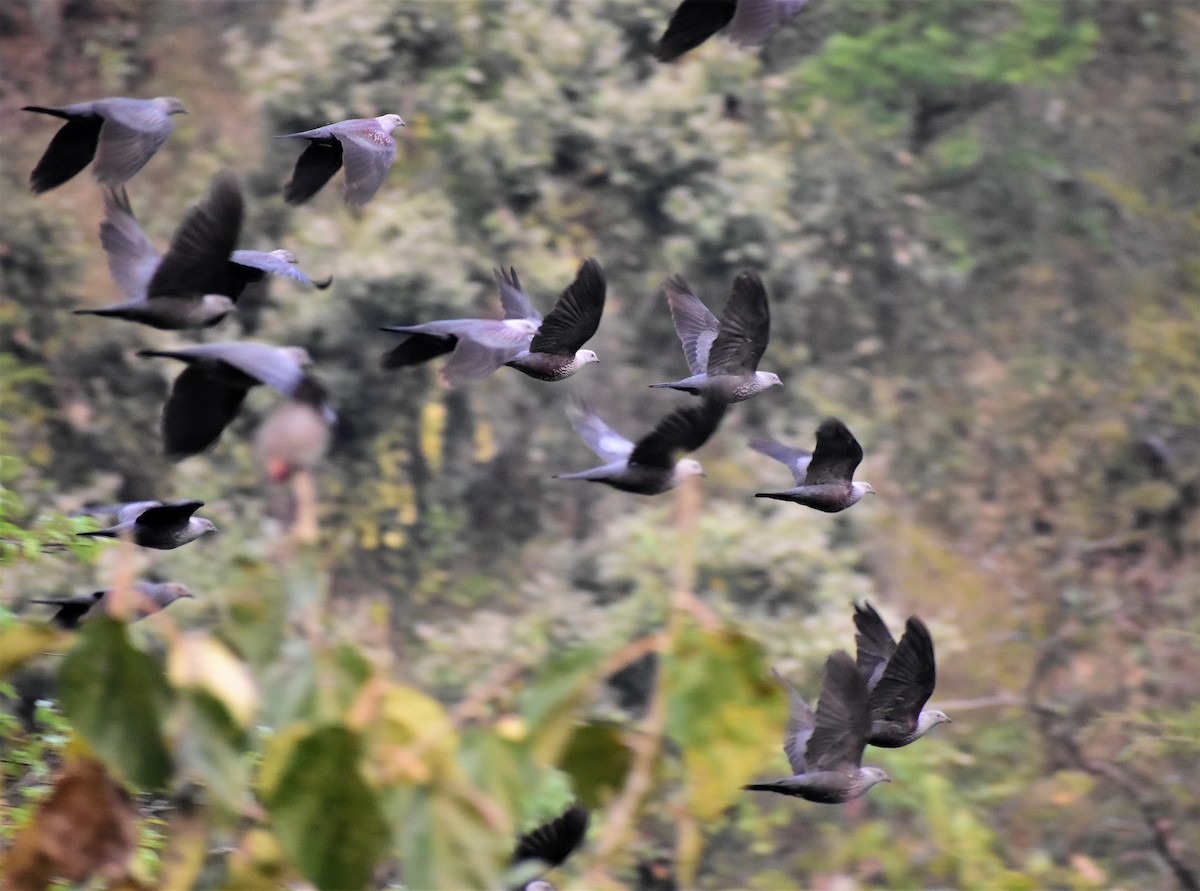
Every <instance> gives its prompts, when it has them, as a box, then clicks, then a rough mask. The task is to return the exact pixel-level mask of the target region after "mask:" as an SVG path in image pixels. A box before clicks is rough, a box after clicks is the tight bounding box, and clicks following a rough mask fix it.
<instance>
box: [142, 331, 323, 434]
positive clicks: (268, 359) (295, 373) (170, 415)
mask: <svg viewBox="0 0 1200 891" xmlns="http://www.w3.org/2000/svg"><path fill="white" fill-rule="evenodd" d="M138 355H139V356H159V357H162V358H166V359H178V360H179V361H180V362H184V363H186V364H187V368H185V369H184V370H183V371H182V372H181V373H180V375H179V377H177V378H176V379H175V383H174V385H173V386H172V387H171V395H170V397H169V398H168V399H167V404H166V406H165V407H164V408H163V417H162V433H163V444H164V448H165V451H166V454H167V455H169V456H170V457H173V458H184V457H187V456H188V455H195V454H198V453H199V452H203V451H204V450H205V449H207V448H208V447H209V446H211V445H212V444H213V443H215V442H216V441H217V440H218V439H219V438H220V436H221V432H222V431H223V430H224V429H225V426H226V425H227V424H228V423H229V422H230V421H232V420H233V418H234V416H235V415H236V414H237V412H238V409H239V408H241V405H242V401H243V400H244V399H245V398H246V394H247V393H248V392H249V391H250V389H251V388H253V387H256V386H258V385H259V384H266V385H267V386H268V387H271V388H273V389H275V390H278V391H279V392H280V393H283V394H284V395H285V396H289V397H291V398H292V399H295V400H297V401H298V402H303V403H305V404H307V405H311V406H313V407H314V408H315V409H317V411H319V412H321V414H322V416H323V417H324V418H325V420H326V422H327V423H330V424H332V423H334V422H335V421H336V420H337V416H336V415H335V414H334V413H333V410H332V409H330V408H329V406H328V405H326V404H325V390H324V387H322V386H321V385H320V383H318V382H317V380H316V379H315V378H313V377H312V376H311V375H309V374H308V373H306V372H305V370H304V369H305V366H307V365H309V364H311V363H312V359H311V358H310V357H309V355H308V352H307V351H306V350H304V349H302V348H301V347H275V346H269V345H267V344H263V343H206V344H201V345H199V346H191V347H180V348H179V349H174V350H141V351H140V352H139V353H138Z"/></svg>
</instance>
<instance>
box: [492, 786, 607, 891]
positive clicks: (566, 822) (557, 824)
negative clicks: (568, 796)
mask: <svg viewBox="0 0 1200 891" xmlns="http://www.w3.org/2000/svg"><path fill="white" fill-rule="evenodd" d="M589 819H590V815H589V814H588V812H587V811H586V810H584V809H583V808H582V807H580V806H579V805H578V804H573V805H571V806H570V807H569V808H567V809H566V810H565V811H564V812H563V813H562V814H561V815H559V816H558V817H555V818H554V819H553V820H550V821H549V822H547V823H543V824H542V825H541V826H538V827H536V828H535V829H533V830H531V831H530V832H528V833H526V834H525V835H523V836H521V838H520V840H519V841H518V842H517V847H516V850H514V851H513V855H512V859H511V861H510V863H511V865H513V866H516V865H518V864H521V863H527V862H530V861H535V862H537V863H540V864H542V865H543V866H544V868H545V869H547V870H550V869H554V868H555V867H558V866H562V865H563V863H565V862H566V860H567V858H568V857H570V856H571V854H573V853H574V852H575V851H576V850H577V849H578V848H579V846H580V845H582V844H583V840H584V838H585V837H586V836H587V830H588V821H589ZM553 889H554V886H553V885H551V884H550V883H549V882H547V881H546V880H545V879H540V878H539V879H533V880H531V881H529V882H526V883H525V884H523V885H520V886H518V889H517V891H553Z"/></svg>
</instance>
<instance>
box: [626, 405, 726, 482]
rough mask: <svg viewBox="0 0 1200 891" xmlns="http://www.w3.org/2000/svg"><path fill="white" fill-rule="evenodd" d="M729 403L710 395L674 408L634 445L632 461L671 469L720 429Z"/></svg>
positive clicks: (630, 461)
mask: <svg viewBox="0 0 1200 891" xmlns="http://www.w3.org/2000/svg"><path fill="white" fill-rule="evenodd" d="M728 405H729V403H728V402H726V401H725V400H723V399H714V398H708V399H705V400H704V401H703V402H702V403H700V404H699V405H695V404H693V405H687V406H684V407H683V408H678V409H676V410H675V411H673V412H671V413H670V414H669V415H667V416H666V417H665V418H663V419H662V420H661V421H659V422H658V424H657V426H655V428H654V429H653V430H651V431H650V432H649V433H647V434H646V435H645V436H643V437H642V438H641V439H640V440H638V443H637V445H635V446H634V447H633V452H632V453H631V454H630V455H629V463H630V464H644V465H646V466H648V467H659V468H662V469H664V470H671V469H672V468H674V467H675V462H676V461H677V460H678V456H679V455H680V454H681V453H683V452H694V451H695V450H696V449H698V448H700V446H702V445H704V444H705V443H706V442H708V438H709V437H710V436H712V435H713V433H714V432H715V431H716V429H717V426H718V425H719V424H720V423H721V419H722V418H723V417H725V409H726V408H727V407H728Z"/></svg>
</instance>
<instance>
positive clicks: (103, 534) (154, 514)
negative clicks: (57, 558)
mask: <svg viewBox="0 0 1200 891" xmlns="http://www.w3.org/2000/svg"><path fill="white" fill-rule="evenodd" d="M203 506H204V502H203V501H172V502H170V503H167V504H164V503H163V502H161V501H133V502H129V503H127V504H114V505H109V506H106V507H91V508H87V509H86V510H83V511H80V512H79V513H82V514H89V515H94V514H116V515H117V525H115V526H109V527H108V528H106V529H96V530H94V531H92V532H80V533H79V534H80V535H85V536H91V537H99V538H123V539H127V540H129V541H132V542H133V543H134V544H136V545H140V546H142V547H143V548H155V549H157V550H160V551H169V550H172V549H173V548H177V547H180V546H181V545H185V544H187V543H188V542H189V541H195V540H196V539H197V538H199V537H200V536H202V535H208V534H209V533H210V532H216V531H217V527H216V526H214V525H213V523H212V521H211V520H206V519H204V517H194V516H192V514H194V513H195V512H196V511H197V510H199V509H200V508H201V507H203Z"/></svg>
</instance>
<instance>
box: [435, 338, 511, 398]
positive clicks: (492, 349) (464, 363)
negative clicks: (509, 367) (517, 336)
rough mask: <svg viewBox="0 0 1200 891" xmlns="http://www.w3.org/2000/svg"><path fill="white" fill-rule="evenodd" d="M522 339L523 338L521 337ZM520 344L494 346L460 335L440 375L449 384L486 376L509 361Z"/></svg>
mask: <svg viewBox="0 0 1200 891" xmlns="http://www.w3.org/2000/svg"><path fill="white" fill-rule="evenodd" d="M522 340H523V338H522ZM522 349H523V347H522V346H513V347H496V346H489V345H486V344H482V343H477V342H476V341H474V340H470V339H468V338H465V337H460V338H459V340H458V344H457V345H456V346H455V347H454V352H453V353H452V354H451V355H450V361H449V362H447V363H446V364H445V365H443V366H442V377H443V378H444V379H445V381H446V383H448V384H450V385H451V386H453V385H455V384H461V383H463V382H464V381H473V380H479V378H482V377H487V376H488V375H489V374H491V373H492V372H493V371H495V370H496V369H497V368H499V367H500V366H502V365H503V364H504V363H505V362H511V361H512V360H513V359H515V358H516V357H517V355H518V354H519V353H520V352H521V351H522Z"/></svg>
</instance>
